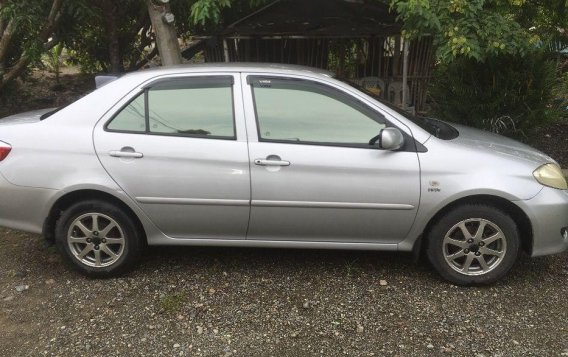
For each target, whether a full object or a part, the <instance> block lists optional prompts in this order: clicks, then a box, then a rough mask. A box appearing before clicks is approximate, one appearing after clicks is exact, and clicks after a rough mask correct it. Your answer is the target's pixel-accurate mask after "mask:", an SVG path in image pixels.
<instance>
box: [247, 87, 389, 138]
mask: <svg viewBox="0 0 568 357" xmlns="http://www.w3.org/2000/svg"><path fill="white" fill-rule="evenodd" d="M251 83H252V85H253V88H254V98H255V104H256V112H257V120H258V127H259V136H260V138H261V139H262V140H276V141H292V142H307V143H329V144H333V143H336V144H354V145H357V146H359V145H368V143H369V140H370V139H371V138H373V137H374V136H376V135H377V134H378V133H379V131H380V130H381V129H383V128H384V127H385V124H384V123H385V121H384V120H383V118H382V116H381V115H380V114H378V113H376V112H374V111H372V110H370V109H369V108H367V107H366V106H364V105H363V104H361V103H359V102H357V101H356V100H355V99H353V98H350V97H349V96H347V95H345V94H343V93H341V92H339V91H337V90H335V89H333V88H328V87H326V86H324V85H320V84H318V83H314V82H309V81H302V80H291V79H274V78H258V77H256V78H252V81H251Z"/></svg>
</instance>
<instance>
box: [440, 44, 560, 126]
mask: <svg viewBox="0 0 568 357" xmlns="http://www.w3.org/2000/svg"><path fill="white" fill-rule="evenodd" d="M557 63H558V62H557V61H556V60H552V59H550V58H549V57H548V56H547V55H546V54H544V53H532V54H529V55H527V56H525V57H518V56H500V57H494V58H491V59H489V60H488V61H486V62H484V63H481V62H476V61H475V60H471V59H459V60H456V61H454V62H452V63H450V64H446V65H439V66H437V68H436V69H435V70H434V80H433V81H432V84H431V87H430V88H429V96H430V100H431V104H432V112H433V114H434V115H435V116H437V117H439V118H440V119H445V120H448V121H453V122H458V123H462V124H465V125H470V126H474V127H478V128H482V129H486V130H491V131H494V132H500V133H504V134H518V133H522V132H523V131H524V130H526V129H528V128H530V127H532V126H535V125H538V124H542V123H544V122H550V121H555V120H558V119H560V118H561V117H562V116H563V115H564V113H563V112H565V110H563V109H565V107H566V98H562V97H561V96H559V92H562V89H561V87H562V85H563V84H562V82H563V80H562V76H561V74H560V73H559V70H558V65H557Z"/></svg>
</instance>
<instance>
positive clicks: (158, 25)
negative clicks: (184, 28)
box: [146, 0, 181, 66]
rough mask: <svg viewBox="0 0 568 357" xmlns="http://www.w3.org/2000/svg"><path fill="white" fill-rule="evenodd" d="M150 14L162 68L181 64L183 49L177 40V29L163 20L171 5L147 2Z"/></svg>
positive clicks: (147, 0) (149, 0)
mask: <svg viewBox="0 0 568 357" xmlns="http://www.w3.org/2000/svg"><path fill="white" fill-rule="evenodd" d="M146 5H147V6H148V14H149V15H150V20H151V21H152V27H153V28H154V32H155V33H156V46H157V47H158V53H159V54H160V59H161V60H162V66H172V65H176V64H180V63H181V49H180V47H179V42H178V38H177V32H176V28H175V27H174V25H173V24H168V23H166V22H165V21H164V20H163V19H162V15H163V14H164V13H165V11H168V10H169V5H168V4H164V5H161V6H157V5H154V3H153V2H152V0H146Z"/></svg>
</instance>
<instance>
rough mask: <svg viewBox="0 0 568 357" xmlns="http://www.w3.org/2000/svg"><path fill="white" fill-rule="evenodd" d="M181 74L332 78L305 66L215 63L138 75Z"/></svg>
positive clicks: (152, 69) (172, 67)
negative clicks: (246, 73) (294, 74)
mask: <svg viewBox="0 0 568 357" xmlns="http://www.w3.org/2000/svg"><path fill="white" fill-rule="evenodd" d="M180 70H182V71H183V72H187V73H191V72H227V71H229V72H259V73H296V74H298V73H306V74H308V73H309V74H317V75H322V76H325V77H334V74H333V72H330V71H327V70H324V69H320V68H313V67H307V66H299V65H292V64H280V63H252V62H247V63H241V62H230V63H226V62H215V63H195V64H182V65H175V66H168V67H153V68H148V69H144V70H141V71H138V72H133V73H132V74H134V73H139V74H145V75H147V74H150V73H152V72H153V73H152V74H168V73H179V72H180Z"/></svg>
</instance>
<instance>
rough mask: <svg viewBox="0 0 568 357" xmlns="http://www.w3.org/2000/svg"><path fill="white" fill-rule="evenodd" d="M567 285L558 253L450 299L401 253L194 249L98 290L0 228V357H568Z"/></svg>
mask: <svg viewBox="0 0 568 357" xmlns="http://www.w3.org/2000/svg"><path fill="white" fill-rule="evenodd" d="M567 280H568V255H567V254H563V255H556V256H550V257H544V258H538V259H528V258H527V257H523V258H521V260H520V261H519V263H518V264H517V266H516V267H515V268H514V271H513V272H512V273H511V274H510V275H509V276H508V277H507V278H506V279H504V280H503V281H501V282H499V283H498V284H496V285H493V286H491V287H482V288H460V287H456V286H453V285H450V284H448V283H446V282H444V281H441V280H440V278H439V277H438V276H437V275H436V274H435V273H434V272H433V271H432V269H431V268H430V267H429V266H428V265H427V264H425V263H419V264H414V263H413V262H412V259H411V257H410V256H407V255H403V254H391V253H389V254H386V253H374V252H349V251H313V250H311V251H310V250H267V249H219V248H215V249H213V248H190V247H188V248H174V249H170V248H159V249H155V248H154V249H152V250H151V251H148V252H147V253H146V254H145V256H144V259H143V260H142V262H141V264H140V265H139V266H138V267H137V268H136V269H135V270H134V271H132V272H131V273H129V274H128V275H127V276H124V277H122V278H117V279H108V280H94V279H88V278H85V277H83V276H81V275H79V274H77V273H75V272H73V271H70V270H68V269H67V268H66V266H65V265H64V264H63V262H62V260H61V258H60V257H59V255H58V254H57V252H56V250H55V248H54V247H48V246H47V245H46V244H45V243H44V242H43V241H42V240H41V238H40V237H39V236H36V235H32V234H27V233H22V232H17V231H11V230H6V229H0V355H1V356H38V355H48V356H149V355H154V356H178V355H179V356H231V355H233V356H311V355H325V356H337V355H350V356H397V355H398V356H410V355H412V356H439V355H452V356H568V322H567V317H568V309H567V308H568V300H567V295H566V291H567V290H566V283H567ZM22 289H23V291H18V290H22Z"/></svg>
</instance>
